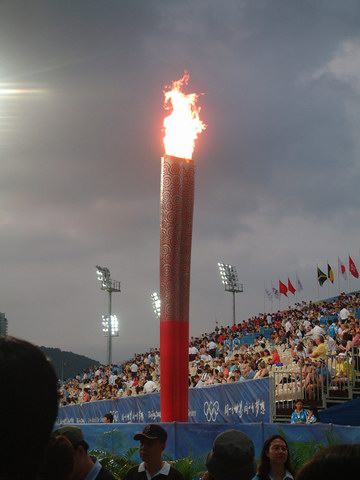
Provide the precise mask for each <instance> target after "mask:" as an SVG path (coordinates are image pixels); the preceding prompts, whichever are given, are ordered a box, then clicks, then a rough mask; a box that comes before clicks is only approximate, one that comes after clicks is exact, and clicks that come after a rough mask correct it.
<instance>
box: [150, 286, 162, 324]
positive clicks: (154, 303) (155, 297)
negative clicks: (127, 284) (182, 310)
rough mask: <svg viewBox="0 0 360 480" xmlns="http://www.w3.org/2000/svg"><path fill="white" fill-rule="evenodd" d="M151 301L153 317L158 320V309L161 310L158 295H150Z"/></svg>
mask: <svg viewBox="0 0 360 480" xmlns="http://www.w3.org/2000/svg"><path fill="white" fill-rule="evenodd" d="M150 297H151V300H152V307H153V310H154V314H155V317H156V318H157V319H158V320H160V308H161V301H160V297H159V294H158V293H157V292H154V293H152V294H151V295H150Z"/></svg>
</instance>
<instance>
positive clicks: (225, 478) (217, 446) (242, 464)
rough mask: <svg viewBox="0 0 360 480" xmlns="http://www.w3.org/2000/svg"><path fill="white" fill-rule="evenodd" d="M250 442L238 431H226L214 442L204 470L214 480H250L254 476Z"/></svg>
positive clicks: (253, 454) (253, 453)
mask: <svg viewBox="0 0 360 480" xmlns="http://www.w3.org/2000/svg"><path fill="white" fill-rule="evenodd" d="M254 456H255V448H254V444H253V442H252V440H250V438H249V437H248V436H247V435H245V434H244V433H242V432H239V431H238V430H227V431H225V432H223V433H220V434H219V435H218V436H217V437H216V438H215V440H214V443H213V448H212V450H210V452H209V453H208V456H207V459H206V468H207V470H208V472H209V474H210V475H211V477H213V478H214V479H215V480H236V479H241V480H250V479H251V478H252V477H253V476H254V474H255V462H254Z"/></svg>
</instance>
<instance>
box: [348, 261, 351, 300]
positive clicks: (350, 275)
mask: <svg viewBox="0 0 360 480" xmlns="http://www.w3.org/2000/svg"><path fill="white" fill-rule="evenodd" d="M350 277H351V272H350V253H349V291H348V293H350V291H351V287H350Z"/></svg>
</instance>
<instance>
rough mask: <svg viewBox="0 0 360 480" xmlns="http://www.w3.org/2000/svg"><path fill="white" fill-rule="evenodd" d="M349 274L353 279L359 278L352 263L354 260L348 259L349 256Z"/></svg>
mask: <svg viewBox="0 0 360 480" xmlns="http://www.w3.org/2000/svg"><path fill="white" fill-rule="evenodd" d="M349 272H350V273H351V275H352V276H353V277H355V278H359V272H358V269H357V268H356V265H355V263H354V260H353V259H352V258H351V257H350V255H349Z"/></svg>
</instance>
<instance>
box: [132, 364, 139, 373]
mask: <svg viewBox="0 0 360 480" xmlns="http://www.w3.org/2000/svg"><path fill="white" fill-rule="evenodd" d="M130 370H131V371H132V372H133V373H136V372H137V371H138V370H139V367H138V366H137V365H136V363H133V364H132V365H131V367H130Z"/></svg>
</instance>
